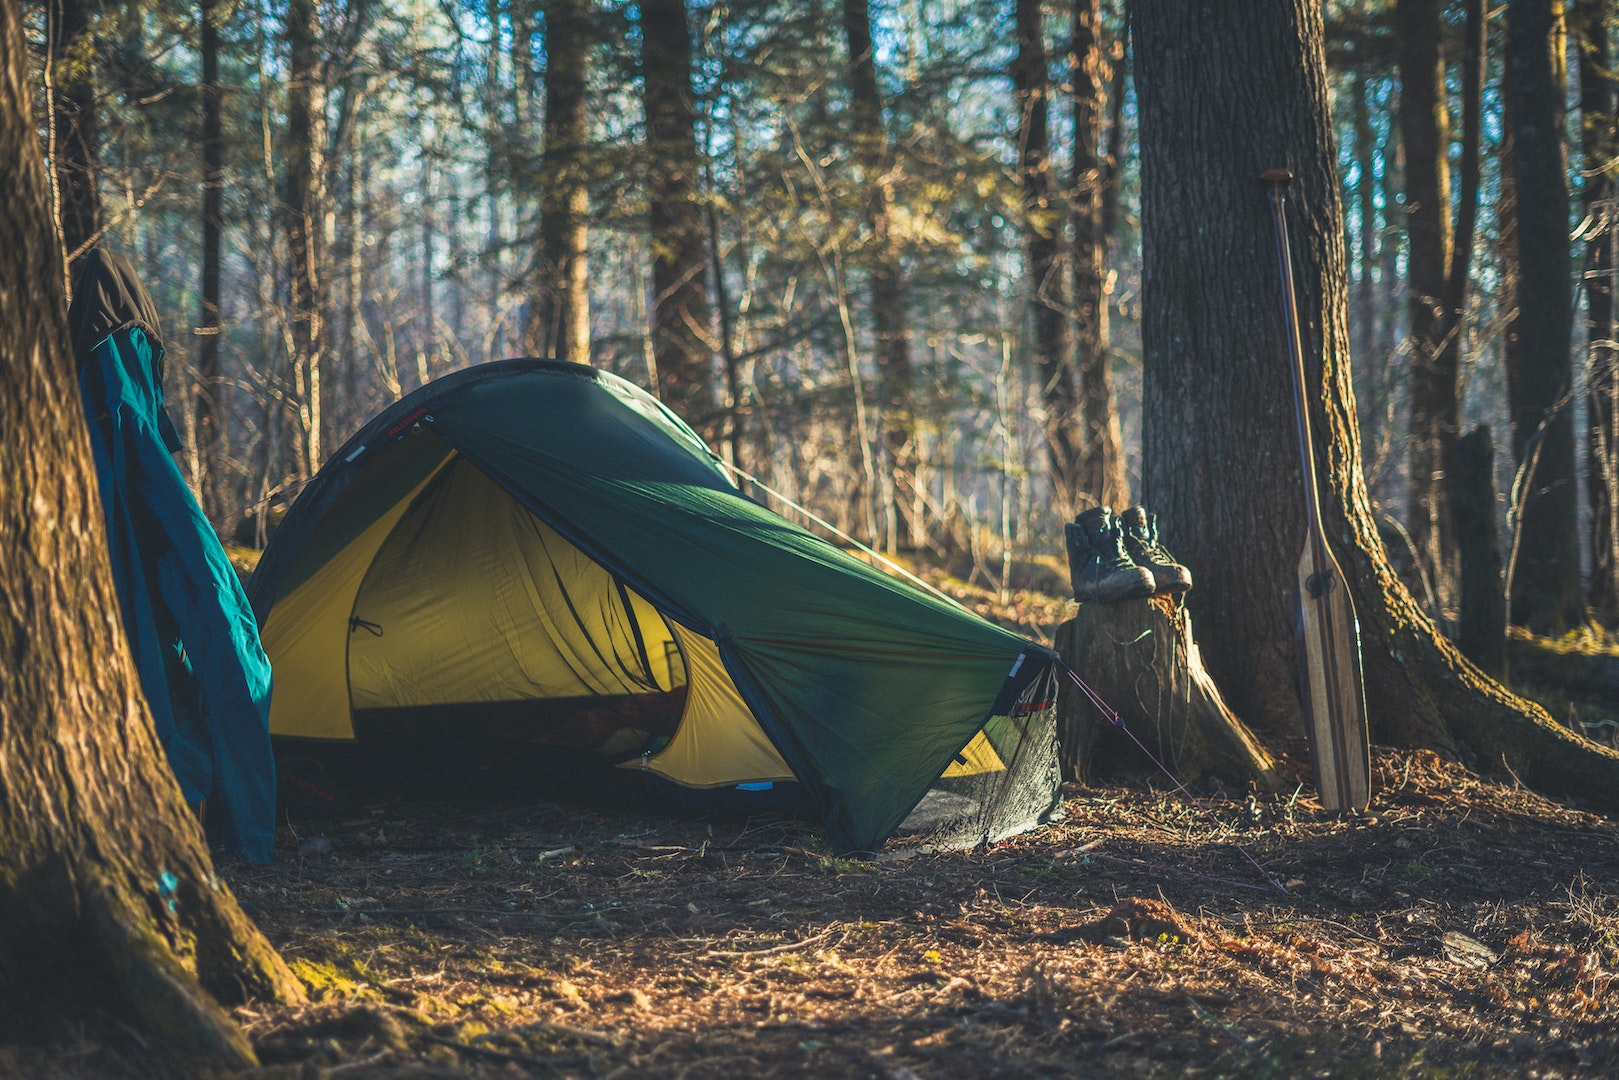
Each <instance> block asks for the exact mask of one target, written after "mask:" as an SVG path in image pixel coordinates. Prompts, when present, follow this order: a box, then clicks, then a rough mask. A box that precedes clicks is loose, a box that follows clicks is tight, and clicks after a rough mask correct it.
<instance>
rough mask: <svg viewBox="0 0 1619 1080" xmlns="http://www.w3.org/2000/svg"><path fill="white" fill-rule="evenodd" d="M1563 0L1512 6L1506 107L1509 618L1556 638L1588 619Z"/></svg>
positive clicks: (1519, 0)
mask: <svg viewBox="0 0 1619 1080" xmlns="http://www.w3.org/2000/svg"><path fill="white" fill-rule="evenodd" d="M1563 41H1564V34H1563V5H1562V0H1511V2H1510V3H1509V4H1508V23H1507V67H1508V69H1509V71H1510V79H1509V81H1508V92H1507V112H1508V114H1509V116H1510V117H1511V123H1512V138H1513V153H1512V174H1513V175H1512V178H1513V185H1514V187H1515V189H1516V194H1517V198H1516V203H1515V205H1516V220H1517V230H1516V235H1517V245H1516V247H1517V255H1518V259H1517V262H1518V275H1517V294H1518V303H1517V310H1518V318H1517V325H1516V329H1517V347H1518V363H1517V374H1516V378H1513V379H1511V380H1509V384H1508V385H1509V390H1510V397H1511V402H1510V404H1511V409H1512V448H1513V457H1514V459H1515V460H1516V462H1517V463H1518V465H1519V467H1520V468H1523V469H1524V471H1525V475H1526V478H1527V479H1526V482H1525V483H1524V484H1523V485H1521V486H1520V487H1521V493H1520V498H1521V500H1522V503H1521V507H1520V511H1519V520H1520V522H1521V524H1520V530H1521V532H1520V535H1519V538H1518V543H1517V555H1516V558H1515V559H1514V560H1513V562H1512V565H1511V571H1510V572H1511V587H1512V596H1511V612H1512V621H1513V622H1514V623H1517V624H1519V625H1522V626H1526V627H1528V628H1529V629H1530V630H1531V631H1533V632H1535V633H1540V634H1547V635H1550V636H1554V637H1555V636H1557V635H1558V634H1561V633H1563V632H1564V631H1565V630H1568V629H1570V628H1573V627H1577V626H1580V625H1581V624H1583V623H1584V621H1585V606H1584V596H1583V592H1582V589H1581V585H1580V539H1579V537H1580V534H1579V489H1578V484H1577V481H1576V477H1575V473H1574V408H1573V402H1572V400H1571V396H1572V392H1573V368H1572V365H1571V363H1570V359H1569V352H1570V349H1571V347H1572V342H1573V332H1574V311H1573V307H1572V305H1571V304H1570V302H1569V274H1570V269H1571V268H1570V259H1569V242H1568V241H1569V228H1568V215H1569V195H1568V173H1567V170H1568V152H1567V145H1566V142H1567V140H1566V139H1565V137H1564V134H1563V113H1564V108H1563V92H1564V82H1565V78H1564V75H1565V72H1564V65H1563Z"/></svg>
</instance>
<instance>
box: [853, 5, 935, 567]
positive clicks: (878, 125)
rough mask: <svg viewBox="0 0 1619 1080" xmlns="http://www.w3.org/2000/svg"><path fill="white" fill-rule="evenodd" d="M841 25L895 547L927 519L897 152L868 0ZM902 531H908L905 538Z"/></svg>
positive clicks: (910, 539) (918, 533)
mask: <svg viewBox="0 0 1619 1080" xmlns="http://www.w3.org/2000/svg"><path fill="white" fill-rule="evenodd" d="M843 30H844V37H845V39H846V41H847V42H848V47H849V126H850V128H851V131H850V137H851V140H852V142H853V143H854V152H855V160H856V161H857V162H858V163H859V165H860V173H861V182H862V183H863V184H864V185H865V188H866V203H865V211H866V228H867V230H868V231H869V232H870V234H871V240H870V259H869V264H870V267H871V325H872V332H873V335H874V336H875V337H876V339H877V340H876V349H877V412H878V422H879V424H880V425H881V440H882V442H881V445H882V450H883V456H884V461H883V468H884V482H883V484H882V487H883V489H884V490H883V492H882V496H883V503H884V506H883V510H884V517H885V518H886V519H887V529H886V531H887V534H888V535H887V539H888V541H889V544H890V546H892V545H893V544H895V543H899V542H903V543H905V544H907V545H916V544H919V543H921V542H922V540H923V537H922V528H921V526H922V523H921V522H920V521H915V520H911V518H912V516H913V515H911V514H910V513H909V512H908V511H909V510H910V508H911V506H912V505H914V503H915V494H916V482H917V480H916V446H915V438H916V417H915V402H914V401H913V396H914V392H915V391H914V385H913V384H914V379H913V377H912V374H911V338H910V330H909V327H908V320H907V318H906V311H905V303H906V299H905V281H904V277H903V275H902V274H901V272H900V259H899V245H898V243H897V242H896V241H895V239H894V236H893V228H892V222H891V217H892V215H891V213H890V211H891V209H892V207H893V204H894V157H893V153H892V151H891V150H890V148H889V142H888V132H887V130H886V128H885V127H884V124H883V98H882V92H881V90H880V89H879V88H878V86H877V60H876V51H875V49H874V48H873V46H872V39H871V5H870V4H869V3H868V0H844V2H843ZM901 530H903V533H904V535H903V536H899V535H896V533H899V532H900V531H901Z"/></svg>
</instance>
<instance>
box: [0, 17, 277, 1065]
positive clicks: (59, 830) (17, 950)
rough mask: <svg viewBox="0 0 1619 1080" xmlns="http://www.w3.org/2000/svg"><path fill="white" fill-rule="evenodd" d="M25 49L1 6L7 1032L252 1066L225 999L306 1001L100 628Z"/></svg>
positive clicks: (122, 658) (94, 524)
mask: <svg viewBox="0 0 1619 1080" xmlns="http://www.w3.org/2000/svg"><path fill="white" fill-rule="evenodd" d="M26 56H27V53H26V52H25V47H24V44H23V33H22V13H21V12H20V10H19V9H18V5H17V4H16V3H15V0H0V189H3V190H4V191H5V192H6V193H7V197H6V198H5V199H4V200H3V201H0V251H3V252H4V253H5V255H4V258H0V322H3V324H4V325H5V326H6V327H7V328H8V330H7V333H6V334H5V335H4V337H3V339H0V469H3V470H4V475H5V476H7V477H8V478H9V480H8V482H7V483H6V484H4V485H0V643H3V648H0V771H3V773H4V777H5V779H4V785H3V790H4V797H3V798H0V1039H3V1038H10V1037H15V1036H16V1035H17V1034H18V1033H19V1032H22V1031H26V1030H28V1029H29V1027H30V1026H31V1025H38V1024H40V1023H49V1022H52V1021H55V1020H59V1019H60V1018H61V1017H62V1016H63V1015H75V1014H79V1015H82V1014H84V1013H86V1012H88V1011H91V1010H95V1009H106V1008H110V1009H112V1010H114V1011H116V1012H118V1013H120V1014H121V1015H123V1016H125V1017H126V1018H128V1019H129V1020H130V1021H131V1022H133V1023H134V1024H136V1025H137V1026H138V1027H140V1028H141V1029H142V1030H144V1031H146V1032H149V1033H151V1034H152V1035H154V1036H156V1037H157V1038H158V1039H160V1040H161V1041H163V1042H165V1043H167V1044H169V1045H171V1046H173V1047H175V1048H178V1049H180V1050H182V1051H184V1052H187V1053H191V1054H197V1055H201V1056H204V1057H207V1058H212V1059H214V1060H215V1061H216V1062H218V1063H221V1064H226V1065H231V1066H243V1065H248V1064H252V1061H253V1053H252V1050H251V1048H250V1047H249V1046H248V1044H247V1040H246V1039H245V1038H244V1037H243V1036H242V1034H241V1032H240V1031H239V1030H238V1029H237V1028H236V1026H235V1025H234V1024H233V1023H232V1022H231V1020H230V1017H229V1016H228V1015H227V1014H226V1013H225V1011H224V1010H223V1009H222V1008H221V1003H226V1004H229V1003H233V1002H237V1001H240V1000H242V999H243V997H244V996H252V997H267V998H272V999H275V1000H278V1001H283V1002H289V1003H290V1002H294V1001H298V1000H300V999H301V997H302V993H301V991H300V989H299V987H298V984H297V981H296V980H295V979H294V978H293V977H292V975H291V973H290V972H289V971H288V970H287V968H286V966H285V965H284V964H283V963H282V962H281V959H280V957H278V956H277V955H276V953H275V951H274V950H273V949H272V948H271V947H270V945H269V943H268V942H266V941H265V940H264V938H263V937H262V936H261V935H260V934H259V933H258V931H257V930H256V929H255V928H254V927H253V925H252V923H250V922H249V921H248V920H247V918H246V916H244V915H243V914H242V912H241V910H240V909H239V908H238V907H237V905H236V901H235V899H234V898H233V897H232V896H231V894H230V891H229V890H228V889H226V888H225V887H224V886H223V885H222V884H221V883H220V881H219V879H218V878H217V877H216V876H215V874H214V870H213V867H212V866H211V865H210V862H209V859H208V853H207V849H206V847H205V845H204V843H203V839H202V833H201V831H200V830H199V828H198V827H197V823H196V820H195V819H194V818H193V817H192V816H191V815H190V814H189V813H188V811H187V809H186V806H185V804H184V802H183V801H182V797H181V795H180V789H179V787H178V785H176V784H175V782H174V778H173V774H172V773H171V772H170V771H169V769H168V766H167V764H166V763H165V761H164V760H163V756H162V750H161V749H160V747H159V746H158V742H157V736H156V734H155V732H154V731H153V728H152V721H151V716H150V714H149V713H148V712H147V709H146V705H145V699H144V698H143V697H142V696H141V691H140V686H139V683H138V681H137V679H136V676H135V670H134V666H133V664H132V662H131V660H130V657H129V651H128V646H127V643H126V642H125V640H124V638H123V631H122V623H121V622H120V621H119V620H118V619H110V620H109V619H108V618H107V617H106V613H107V612H109V611H113V610H116V608H117V603H118V602H117V600H116V598H115V597H114V595H113V588H112V572H111V568H110V566H109V564H108V561H107V549H106V546H105V542H104V538H105V536H106V530H105V528H104V527H103V523H102V521H101V505H100V502H99V499H98V498H97V495H96V490H95V473H94V468H93V466H92V464H91V460H90V448H89V443H88V440H87V439H86V436H85V431H84V422H83V418H82V415H81V412H80V406H79V401H78V395H77V393H76V388H75V380H74V365H73V361H72V358H71V357H70V356H69V351H68V343H67V335H66V326H67V311H66V305H65V302H64V301H65V297H64V293H63V290H62V288H61V280H62V251H61V248H60V247H59V246H58V244H57V241H56V238H55V237H53V236H52V235H51V233H50V227H49V225H48V224H47V223H48V222H49V221H50V201H49V197H48V195H47V188H46V181H45V175H44V170H43V168H42V167H41V165H40V154H39V144H38V142H37V139H36V137H35V134H34V132H35V129H34V127H33V121H32V117H31V115H30V114H31V106H30V90H29V88H28V86H27V84H26V81H25V79H26V72H25V69H24V62H25V57H26ZM34 1032H35V1033H36V1034H37V1027H35V1028H34Z"/></svg>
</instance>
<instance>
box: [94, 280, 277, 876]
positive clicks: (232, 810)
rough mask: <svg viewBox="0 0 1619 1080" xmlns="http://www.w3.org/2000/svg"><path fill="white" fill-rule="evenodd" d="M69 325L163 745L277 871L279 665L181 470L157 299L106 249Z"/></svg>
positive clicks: (237, 839) (139, 657)
mask: <svg viewBox="0 0 1619 1080" xmlns="http://www.w3.org/2000/svg"><path fill="white" fill-rule="evenodd" d="M68 316H69V321H70V326H71V328H72V331H73V347H74V353H75V354H76V357H77V359H78V363H79V394H80V397H81V399H82V400H83V403H84V411H85V417H86V419H87V421H88V422H89V428H90V446H91V449H92V450H93V452H94V454H95V462H96V480H97V483H98V486H99V488H100V493H101V503H102V506H103V508H104V509H105V510H106V517H107V541H108V546H109V548H110V550H111V555H112V571H113V582H114V584H115V585H116V587H117V591H118V603H119V606H120V607H121V609H122V611H123V621H124V630H125V633H126V634H127V635H128V638H129V644H130V649H131V651H132V652H133V653H134V655H135V662H136V666H137V668H138V669H139V672H140V680H141V688H142V690H143V691H144V692H145V695H146V700H147V702H148V704H149V705H150V706H151V710H152V720H153V722H154V723H155V724H156V727H157V735H158V738H159V740H160V741H161V742H162V744H163V748H164V750H165V751H166V753H167V755H168V759H169V765H170V767H171V768H172V769H173V770H174V775H175V778H176V779H177V780H179V782H180V788H181V791H182V792H183V793H184V794H185V798H186V801H187V802H190V803H196V802H198V801H200V800H202V799H204V798H207V799H208V800H209V815H210V819H213V818H214V817H215V815H217V816H218V819H219V820H218V822H217V824H218V836H219V838H220V839H221V840H222V842H223V843H224V844H225V846H226V847H227V848H228V849H230V850H231V851H233V852H234V853H235V854H237V855H239V856H241V857H243V858H246V859H251V860H253V861H255V862H269V861H270V851H271V846H272V842H273V840H274V836H275V762H274V758H273V757H272V756H271V752H270V728H269V713H270V661H269V659H268V658H267V657H266V656H265V655H264V650H263V649H262V648H261V647H260V645H259V636H258V627H257V624H256V623H255V622H254V619H253V612H252V609H251V607H249V605H248V602H247V597H246V594H245V593H244V592H243V590H242V586H241V582H240V581H239V580H238V578H237V576H236V572H235V570H234V569H232V567H231V565H230V561H229V559H227V558H226V556H225V549H224V548H223V547H222V546H221V545H220V542H219V538H218V536H216V535H215V533H214V530H213V526H212V525H210V524H209V522H208V519H207V518H206V517H205V516H204V515H203V513H202V509H201V508H200V507H199V506H198V505H197V501H196V499H194V498H193V497H192V495H191V490H190V488H188V487H187V486H186V483H185V479H184V478H183V477H182V476H181V475H180V470H179V469H178V468H177V467H176V466H175V464H174V459H173V457H171V456H170V455H171V453H172V452H173V451H174V450H177V449H179V446H180V442H179V439H178V438H177V437H176V435H175V431H174V426H173V424H172V423H170V421H169V417H168V414H167V412H166V411H165V410H164V407H163V384H162V380H163V374H162V372H163V369H162V363H163V342H162V338H161V337H160V336H159V334H158V329H157V318H156V312H155V309H154V307H153V305H152V301H151V298H150V297H149V296H148V295H147V293H146V290H145V289H144V288H143V287H142V286H141V284H140V281H139V280H138V279H137V278H136V277H135V273H134V270H133V268H131V267H130V265H129V262H128V261H127V260H126V259H124V258H123V257H122V256H120V255H116V254H113V253H110V252H107V251H105V250H103V249H100V248H98V249H96V250H93V251H91V252H90V254H89V255H88V256H86V261H85V266H84V269H83V270H82V271H81V272H80V276H79V281H78V283H77V286H76V287H75V289H74V294H73V304H72V307H71V309H70V311H69V313H68Z"/></svg>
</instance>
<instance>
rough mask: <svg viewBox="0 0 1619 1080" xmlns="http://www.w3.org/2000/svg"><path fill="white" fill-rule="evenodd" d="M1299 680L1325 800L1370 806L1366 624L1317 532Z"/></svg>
mask: <svg viewBox="0 0 1619 1080" xmlns="http://www.w3.org/2000/svg"><path fill="white" fill-rule="evenodd" d="M1299 634H1300V641H1299V682H1300V693H1301V696H1302V698H1303V703H1304V721H1305V730H1306V731H1307V732H1308V734H1309V736H1310V756H1311V759H1312V760H1313V761H1314V763H1315V775H1316V785H1317V787H1318V788H1319V789H1320V792H1321V805H1322V806H1323V807H1325V808H1326V809H1328V810H1364V809H1366V806H1367V804H1368V803H1369V802H1370V801H1371V790H1372V781H1371V773H1372V762H1371V749H1370V745H1369V741H1368V739H1367V735H1366V691H1365V685H1364V683H1363V681H1362V678H1361V669H1360V624H1359V622H1358V620H1356V618H1355V602H1354V600H1353V598H1352V597H1351V596H1350V595H1349V589H1348V587H1347V585H1346V583H1345V580H1344V576H1343V572H1342V571H1340V570H1339V569H1338V563H1337V560H1335V559H1334V558H1333V557H1332V552H1331V551H1329V550H1327V547H1326V545H1325V544H1323V543H1321V542H1319V540H1317V539H1315V538H1314V537H1312V538H1311V539H1310V540H1309V541H1307V542H1306V543H1305V546H1304V554H1303V555H1302V556H1301V557H1300V558H1299Z"/></svg>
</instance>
